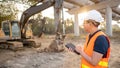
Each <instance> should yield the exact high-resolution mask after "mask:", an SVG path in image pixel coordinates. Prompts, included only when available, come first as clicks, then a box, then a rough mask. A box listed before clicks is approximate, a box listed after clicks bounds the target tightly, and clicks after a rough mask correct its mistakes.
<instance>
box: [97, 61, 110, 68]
mask: <svg viewBox="0 0 120 68" xmlns="http://www.w3.org/2000/svg"><path fill="white" fill-rule="evenodd" d="M98 65H100V66H103V67H108V62H105V61H100V62H99V63H98Z"/></svg>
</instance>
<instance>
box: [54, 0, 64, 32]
mask: <svg viewBox="0 0 120 68" xmlns="http://www.w3.org/2000/svg"><path fill="white" fill-rule="evenodd" d="M62 3H63V0H55V5H54V22H55V32H60V23H61V10H62Z"/></svg>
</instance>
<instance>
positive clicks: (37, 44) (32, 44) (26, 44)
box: [22, 39, 41, 48]
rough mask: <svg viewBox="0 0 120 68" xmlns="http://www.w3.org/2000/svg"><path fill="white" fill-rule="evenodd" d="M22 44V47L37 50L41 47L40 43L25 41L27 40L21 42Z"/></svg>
mask: <svg viewBox="0 0 120 68" xmlns="http://www.w3.org/2000/svg"><path fill="white" fill-rule="evenodd" d="M22 42H23V45H24V46H27V47H34V48H38V47H40V46H41V43H37V42H36V41H34V40H33V39H27V40H26V39H25V40H22Z"/></svg>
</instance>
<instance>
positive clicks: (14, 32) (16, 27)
mask: <svg viewBox="0 0 120 68" xmlns="http://www.w3.org/2000/svg"><path fill="white" fill-rule="evenodd" d="M11 25H12V37H20V28H19V25H18V22H12V23H11Z"/></svg>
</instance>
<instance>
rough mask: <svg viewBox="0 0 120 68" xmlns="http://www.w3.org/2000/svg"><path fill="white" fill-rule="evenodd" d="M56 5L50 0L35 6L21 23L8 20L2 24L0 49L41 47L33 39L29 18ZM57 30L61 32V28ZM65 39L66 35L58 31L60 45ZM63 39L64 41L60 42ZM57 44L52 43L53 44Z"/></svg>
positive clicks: (27, 12)
mask: <svg viewBox="0 0 120 68" xmlns="http://www.w3.org/2000/svg"><path fill="white" fill-rule="evenodd" d="M41 1H43V0H41ZM57 1H59V0H57ZM54 4H55V0H48V1H46V2H43V3H42V4H40V5H38V4H35V5H33V6H31V7H30V8H28V9H27V10H25V11H24V12H23V14H22V16H21V19H20V21H9V20H7V21H3V22H1V25H0V48H5V49H12V50H19V49H21V48H22V47H23V46H24V45H29V46H33V47H40V43H36V42H35V40H34V38H33V34H32V29H31V23H29V18H30V17H31V16H32V15H34V14H37V13H39V12H41V11H43V10H45V9H46V8H49V7H51V6H53V5H54ZM57 30H59V28H57ZM64 38H65V35H64V36H63V35H62V37H61V34H60V33H59V32H58V31H57V32H56V38H55V40H59V43H60V42H63V39H64ZM61 39H62V41H60V40H61ZM55 40H54V41H55ZM55 42H56V41H55ZM55 42H52V44H53V43H55ZM57 42H58V41H57ZM58 45H59V44H58ZM55 46H56V45H55ZM52 47H53V46H52Z"/></svg>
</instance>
